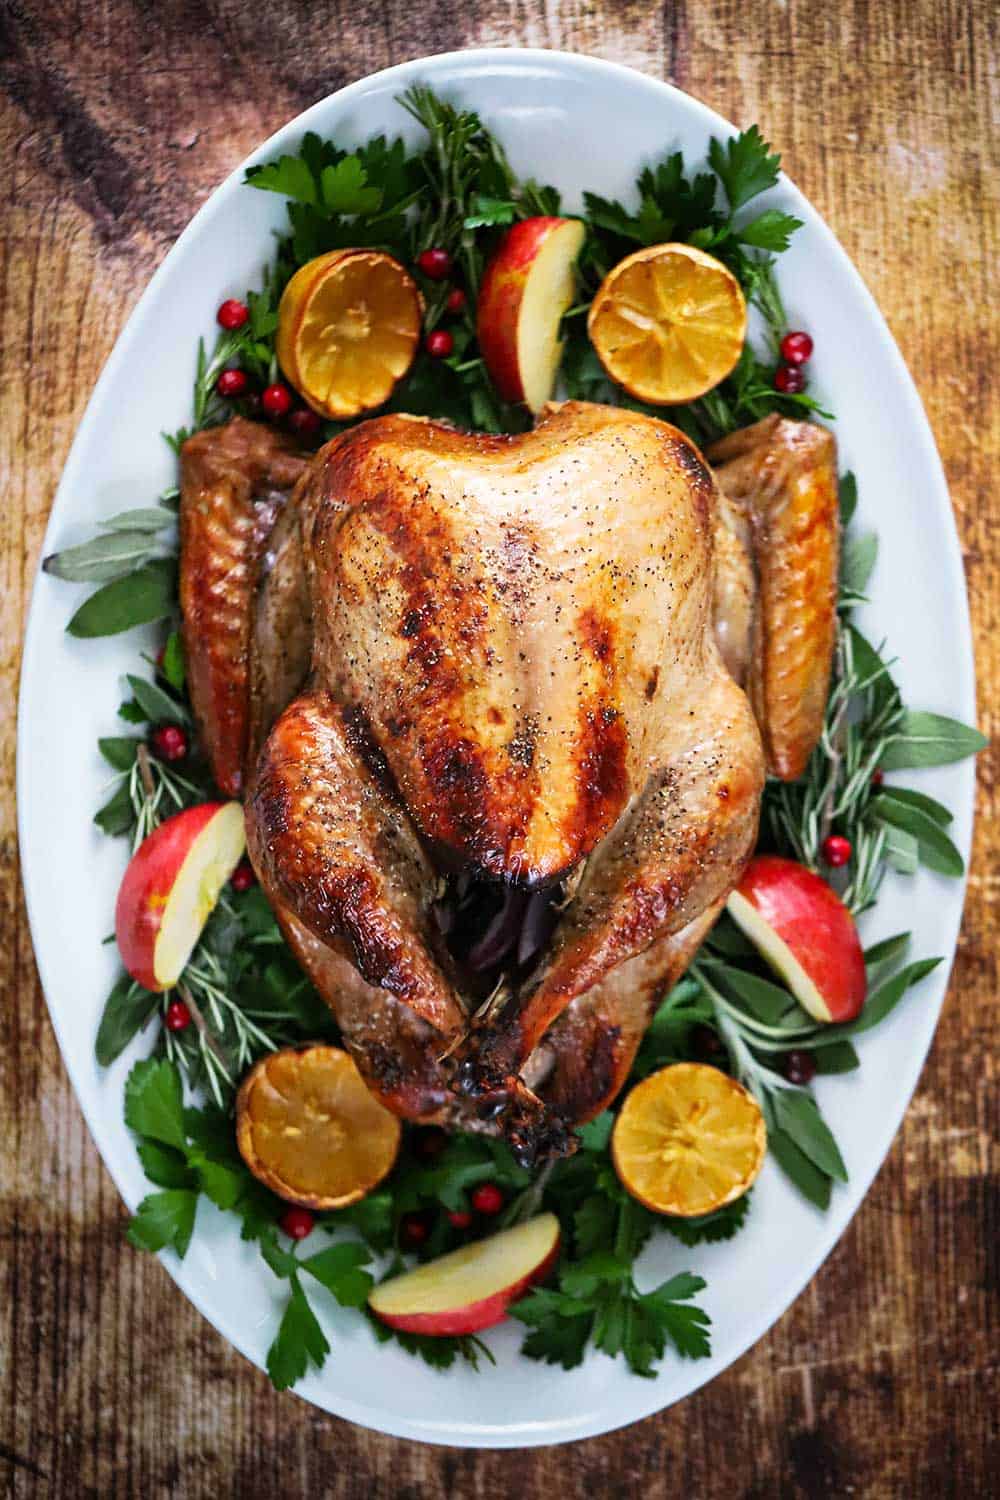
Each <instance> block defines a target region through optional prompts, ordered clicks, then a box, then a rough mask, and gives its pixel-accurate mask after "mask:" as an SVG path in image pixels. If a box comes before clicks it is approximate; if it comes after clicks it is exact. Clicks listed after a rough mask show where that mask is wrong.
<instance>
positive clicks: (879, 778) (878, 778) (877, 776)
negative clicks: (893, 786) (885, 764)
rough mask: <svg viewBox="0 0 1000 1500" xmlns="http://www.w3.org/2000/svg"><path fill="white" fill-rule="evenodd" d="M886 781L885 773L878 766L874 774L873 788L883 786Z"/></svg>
mask: <svg viewBox="0 0 1000 1500" xmlns="http://www.w3.org/2000/svg"><path fill="white" fill-rule="evenodd" d="M884 780H885V772H884V771H883V770H882V769H881V768H880V767H879V766H876V767H875V769H874V771H873V772H872V786H881V785H882V783H883V781H884Z"/></svg>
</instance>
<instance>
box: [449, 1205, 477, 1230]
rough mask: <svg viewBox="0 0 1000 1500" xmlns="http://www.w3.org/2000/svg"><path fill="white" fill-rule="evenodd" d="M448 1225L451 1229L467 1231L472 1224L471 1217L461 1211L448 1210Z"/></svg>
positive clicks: (463, 1210) (465, 1211)
mask: <svg viewBox="0 0 1000 1500" xmlns="http://www.w3.org/2000/svg"><path fill="white" fill-rule="evenodd" d="M448 1223H449V1224H450V1225H451V1226H452V1228H453V1229H468V1227H469V1225H470V1224H471V1223H472V1215H471V1214H470V1213H468V1212H467V1210H465V1209H464V1208H463V1209H450V1210H449V1212H448Z"/></svg>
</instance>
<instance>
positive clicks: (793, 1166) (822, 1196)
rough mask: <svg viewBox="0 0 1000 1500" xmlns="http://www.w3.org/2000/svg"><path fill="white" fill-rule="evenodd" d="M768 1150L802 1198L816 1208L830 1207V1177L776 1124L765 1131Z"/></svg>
mask: <svg viewBox="0 0 1000 1500" xmlns="http://www.w3.org/2000/svg"><path fill="white" fill-rule="evenodd" d="M767 1145H768V1150H769V1151H770V1152H771V1155H772V1156H773V1157H774V1159H775V1161H776V1162H777V1163H778V1166H779V1167H780V1168H781V1170H782V1171H783V1172H784V1173H785V1176H786V1177H788V1178H790V1179H791V1181H792V1182H793V1183H794V1184H795V1186H796V1187H797V1188H798V1190H799V1192H800V1193H801V1194H802V1196H803V1197H804V1198H808V1199H809V1202H810V1203H815V1205H816V1207H817V1208H822V1209H827V1208H829V1207H830V1179H829V1177H828V1176H827V1175H826V1173H825V1172H821V1171H820V1170H819V1168H818V1167H816V1166H814V1165H813V1163H812V1162H811V1161H810V1160H809V1158H808V1156H806V1155H805V1154H804V1152H802V1151H800V1150H799V1148H798V1146H797V1145H796V1144H795V1142H794V1141H793V1140H792V1138H791V1136H790V1135H787V1134H786V1133H785V1131H783V1130H780V1129H778V1128H777V1127H776V1126H775V1127H773V1128H772V1129H770V1130H769V1131H768V1133H767Z"/></svg>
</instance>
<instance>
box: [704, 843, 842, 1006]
mask: <svg viewBox="0 0 1000 1500" xmlns="http://www.w3.org/2000/svg"><path fill="white" fill-rule="evenodd" d="M726 906H727V908H728V911H729V915H730V916H731V917H732V919H733V921H734V922H735V923H736V925H737V926H738V927H739V928H740V929H741V930H742V931H743V932H744V933H745V935H746V936H747V937H748V938H749V939H750V941H751V943H753V945H754V947H755V948H756V949H757V951H758V953H759V954H760V955H761V957H762V958H764V959H765V960H766V961H767V962H768V963H769V964H770V966H771V968H772V969H774V970H775V972H776V973H777V974H779V975H780V976H781V978H782V979H783V980H784V981H785V983H786V984H787V985H788V988H789V989H790V990H791V992H792V994H793V995H794V996H795V998H796V1000H797V1001H798V1002H799V1004H800V1005H801V1006H802V1008H803V1010H807V1011H808V1012H809V1014H810V1015H811V1016H812V1017H813V1018H814V1019H815V1020H817V1021H853V1020H854V1017H855V1016H856V1015H858V1014H859V1013H860V1011H861V1007H862V1006H863V1005H864V1003H865V993H866V990H867V983H868V982H867V978H866V975H865V959H864V954H863V952H862V950H861V943H860V940H859V938H858V930H857V928H856V927H855V925H854V919H853V917H852V916H851V914H850V912H849V911H848V910H847V907H846V906H845V905H844V903H843V902H842V901H841V900H840V898H839V896H838V895H837V894H836V892H835V891H833V890H832V889H831V888H830V886H828V885H827V883H826V881H825V880H822V879H821V878H820V876H819V875H815V874H814V873H813V871H812V870H807V869H806V868H805V866H804V865H800V864H797V863H796V861H795V860H794V859H779V858H778V857H777V856H776V855H771V854H761V855H758V856H757V858H756V859H752V860H751V861H750V863H749V865H748V866H747V868H746V872H745V873H744V876H743V879H742V880H741V881H740V883H739V885H738V886H737V887H736V890H735V891H733V892H732V894H731V895H730V897H729V900H728V901H727V902H726Z"/></svg>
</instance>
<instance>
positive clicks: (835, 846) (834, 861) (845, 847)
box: [821, 833, 851, 870]
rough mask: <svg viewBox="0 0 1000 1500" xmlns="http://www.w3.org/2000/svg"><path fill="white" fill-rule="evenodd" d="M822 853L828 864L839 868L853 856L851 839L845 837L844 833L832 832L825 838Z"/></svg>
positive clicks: (836, 868)
mask: <svg viewBox="0 0 1000 1500" xmlns="http://www.w3.org/2000/svg"><path fill="white" fill-rule="evenodd" d="M821 853H822V855H823V858H824V859H825V860H826V863H827V864H828V865H832V866H833V868H834V869H835V870H839V869H840V866H841V865H846V864H847V861H848V860H849V859H850V857H851V841H850V839H845V838H844V836H843V834H840V833H831V834H830V835H829V836H828V837H827V838H825V839H824V840H823V844H822V848H821Z"/></svg>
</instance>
